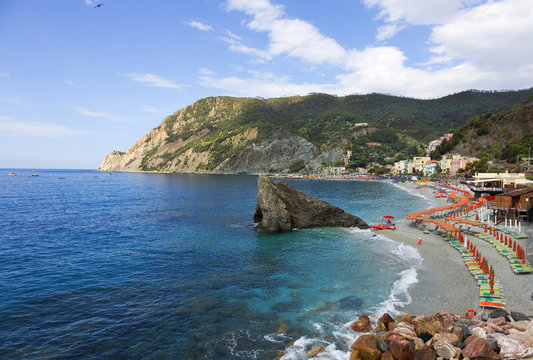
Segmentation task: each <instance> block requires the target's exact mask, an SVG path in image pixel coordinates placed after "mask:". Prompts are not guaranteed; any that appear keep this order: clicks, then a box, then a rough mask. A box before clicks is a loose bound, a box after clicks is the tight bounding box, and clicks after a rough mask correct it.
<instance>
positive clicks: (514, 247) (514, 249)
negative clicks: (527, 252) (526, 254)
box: [513, 240, 516, 252]
mask: <svg viewBox="0 0 533 360" xmlns="http://www.w3.org/2000/svg"><path fill="white" fill-rule="evenodd" d="M513 251H514V252H516V241H514V240H513Z"/></svg>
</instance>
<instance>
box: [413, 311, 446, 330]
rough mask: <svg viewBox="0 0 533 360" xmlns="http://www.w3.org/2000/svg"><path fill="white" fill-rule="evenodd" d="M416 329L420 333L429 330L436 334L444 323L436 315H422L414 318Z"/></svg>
mask: <svg viewBox="0 0 533 360" xmlns="http://www.w3.org/2000/svg"><path fill="white" fill-rule="evenodd" d="M413 324H414V325H415V331H416V333H417V334H418V335H420V334H421V333H423V332H427V333H429V334H431V335H435V334H436V333H438V332H439V331H440V330H441V329H442V323H441V322H440V320H439V318H438V317H437V316H436V315H421V316H417V317H416V318H415V319H414V320H413Z"/></svg>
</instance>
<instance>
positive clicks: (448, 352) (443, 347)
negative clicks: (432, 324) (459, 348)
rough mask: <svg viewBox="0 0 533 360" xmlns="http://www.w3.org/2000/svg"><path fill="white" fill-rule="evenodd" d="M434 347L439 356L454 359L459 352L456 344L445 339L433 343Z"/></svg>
mask: <svg viewBox="0 0 533 360" xmlns="http://www.w3.org/2000/svg"><path fill="white" fill-rule="evenodd" d="M433 349H435V351H436V352H437V355H438V356H442V357H443V358H445V359H452V358H454V357H455V355H456V354H457V352H456V351H455V348H454V346H453V345H451V344H450V343H449V342H447V341H446V340H445V339H441V340H439V341H437V342H436V343H435V344H434V345H433Z"/></svg>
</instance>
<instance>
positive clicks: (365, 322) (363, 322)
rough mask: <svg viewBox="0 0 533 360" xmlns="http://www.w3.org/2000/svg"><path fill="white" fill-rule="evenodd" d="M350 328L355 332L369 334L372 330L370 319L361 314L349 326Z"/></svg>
mask: <svg viewBox="0 0 533 360" xmlns="http://www.w3.org/2000/svg"><path fill="white" fill-rule="evenodd" d="M350 328H351V329H352V330H353V331H355V332H369V331H370V330H372V327H371V326H370V318H369V317H368V315H366V314H363V315H361V316H359V319H357V320H355V321H354V322H353V323H352V325H350Z"/></svg>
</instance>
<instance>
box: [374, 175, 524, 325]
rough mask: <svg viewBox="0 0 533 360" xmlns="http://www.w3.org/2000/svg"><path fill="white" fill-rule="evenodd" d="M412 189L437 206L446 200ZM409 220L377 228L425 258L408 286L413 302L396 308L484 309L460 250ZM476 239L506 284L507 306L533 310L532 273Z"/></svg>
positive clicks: (424, 310)
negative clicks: (518, 269) (516, 267)
mask: <svg viewBox="0 0 533 360" xmlns="http://www.w3.org/2000/svg"><path fill="white" fill-rule="evenodd" d="M400 186H402V187H403V186H405V187H406V186H408V185H400ZM405 190H406V191H407V189H405ZM413 190H414V191H417V192H419V193H420V194H421V195H423V196H424V197H426V198H428V200H430V201H431V202H433V203H434V207H437V206H442V205H446V204H447V203H446V200H445V199H437V198H434V197H433V189H432V188H427V187H421V188H420V189H416V190H415V189H414V188H413ZM408 224H409V222H408V221H400V222H397V223H396V230H379V231H375V232H376V233H379V234H381V235H383V236H386V237H388V238H390V239H392V240H395V241H399V242H402V243H404V244H406V245H409V246H411V247H413V248H415V249H417V250H418V252H419V253H420V255H421V257H422V259H423V260H422V262H421V264H420V265H418V266H416V270H417V280H418V282H416V283H415V284H413V285H411V287H410V288H409V289H408V294H409V296H410V297H411V302H410V303H409V304H407V305H405V306H403V307H400V308H397V310H398V311H399V312H401V313H406V314H412V315H421V314H430V313H436V312H437V311H448V312H454V313H458V314H464V313H465V312H466V311H467V310H468V309H474V310H476V311H482V308H480V306H479V288H478V285H477V282H476V280H475V278H474V277H473V276H472V275H471V274H470V273H469V272H468V269H467V267H466V266H465V264H464V262H463V259H462V257H461V255H460V254H459V253H458V252H457V250H455V249H454V248H453V247H452V246H450V245H449V244H447V242H446V241H444V239H443V238H442V237H440V236H439V235H436V234H434V233H433V232H430V233H429V234H425V233H424V232H423V231H422V230H420V229H418V228H414V227H410V226H409V225H408ZM530 227H531V225H526V226H525V228H526V229H525V232H526V233H528V234H529V236H531V235H532V230H531V229H530ZM418 238H422V245H419V244H418ZM474 239H475V238H474ZM474 241H475V242H476V246H478V248H479V249H480V250H481V251H482V253H483V255H484V256H486V257H487V260H488V261H489V263H490V264H493V265H494V267H495V271H496V278H497V279H498V280H499V281H500V282H501V283H502V285H503V291H504V294H505V301H506V305H505V309H506V310H507V311H520V312H525V313H529V314H533V298H532V297H533V273H530V274H522V275H516V274H514V273H513V272H512V271H511V267H510V265H509V262H508V261H507V259H506V258H504V257H503V256H501V255H500V254H498V252H497V251H496V249H495V248H493V247H492V246H491V245H490V244H489V243H486V242H484V241H482V240H477V241H476V240H474ZM529 243H531V240H529V238H528V239H526V240H525V241H523V242H522V244H523V246H524V245H525V246H524V248H527V244H529ZM530 296H531V297H530Z"/></svg>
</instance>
